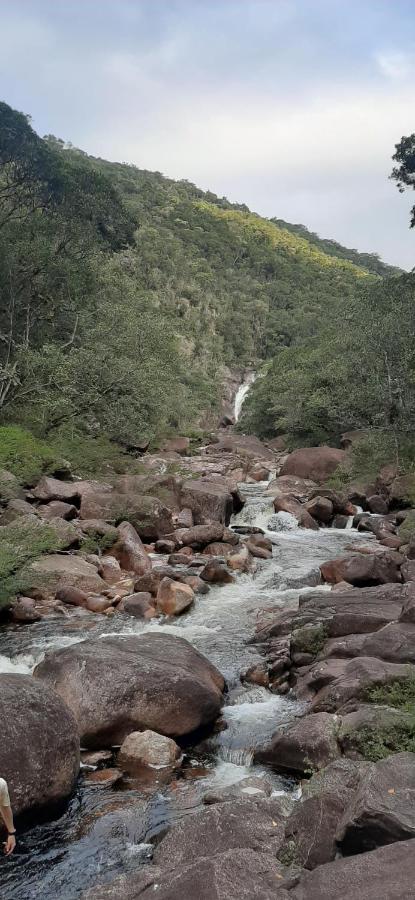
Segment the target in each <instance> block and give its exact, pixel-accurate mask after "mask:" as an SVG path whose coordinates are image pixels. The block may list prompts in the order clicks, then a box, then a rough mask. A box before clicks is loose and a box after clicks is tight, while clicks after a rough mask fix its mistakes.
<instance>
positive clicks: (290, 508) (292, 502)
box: [274, 494, 318, 531]
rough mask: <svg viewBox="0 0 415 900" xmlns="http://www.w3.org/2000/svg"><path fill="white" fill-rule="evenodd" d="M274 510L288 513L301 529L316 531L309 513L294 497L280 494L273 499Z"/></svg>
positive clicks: (314, 523) (315, 523)
mask: <svg viewBox="0 0 415 900" xmlns="http://www.w3.org/2000/svg"><path fill="white" fill-rule="evenodd" d="M274 509H275V512H288V513H290V514H291V515H292V516H294V518H295V519H297V522H298V524H299V525H300V527H301V528H310V529H311V530H314V531H317V530H318V524H317V522H316V520H315V519H313V517H312V516H310V513H309V512H308V510H307V509H306V508H305V506H302V505H301V503H299V501H298V500H296V499H295V497H293V496H290V495H289V494H280V495H278V496H277V497H275V500H274Z"/></svg>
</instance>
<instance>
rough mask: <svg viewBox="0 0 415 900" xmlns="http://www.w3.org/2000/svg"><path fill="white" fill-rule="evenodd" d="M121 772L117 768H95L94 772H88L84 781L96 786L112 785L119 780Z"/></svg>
mask: <svg viewBox="0 0 415 900" xmlns="http://www.w3.org/2000/svg"><path fill="white" fill-rule="evenodd" d="M122 777H123V773H122V772H120V770H119V769H97V771H96V772H88V773H87V775H85V781H86V782H87V783H88V784H89V785H92V786H93V787H97V788H106V787H112V786H113V785H114V784H117V781H121V778H122Z"/></svg>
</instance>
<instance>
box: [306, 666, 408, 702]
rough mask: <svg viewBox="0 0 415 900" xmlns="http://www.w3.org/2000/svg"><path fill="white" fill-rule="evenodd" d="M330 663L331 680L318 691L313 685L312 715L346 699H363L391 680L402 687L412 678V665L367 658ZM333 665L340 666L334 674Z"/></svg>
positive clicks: (334, 668) (334, 667)
mask: <svg viewBox="0 0 415 900" xmlns="http://www.w3.org/2000/svg"><path fill="white" fill-rule="evenodd" d="M331 663H332V666H333V677H332V678H330V680H329V681H328V683H326V684H323V685H322V687H321V688H320V689H319V688H318V682H317V685H316V687H317V693H316V695H315V697H314V699H313V700H312V703H311V709H312V710H314V711H315V712H334V711H335V710H337V709H339V708H340V707H341V706H343V705H344V704H345V703H346V702H347V700H351V699H355V698H356V699H359V698H365V697H366V696H367V693H368V691H370V690H371V688H374V687H377V686H379V685H388V684H392V683H393V682H394V681H396V682H399V683H401V684H405V683H408V682H411V681H412V680H413V679H414V678H415V666H412V665H410V664H407V665H398V664H396V663H389V662H385V661H384V660H380V659H375V658H372V657H367V656H361V657H358V658H357V659H348V660H331ZM336 663H339V665H338V666H337V674H336ZM317 668H318V667H317ZM320 683H321V682H320Z"/></svg>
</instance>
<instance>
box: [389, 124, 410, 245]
mask: <svg viewBox="0 0 415 900" xmlns="http://www.w3.org/2000/svg"><path fill="white" fill-rule="evenodd" d="M392 159H393V160H394V161H395V162H396V163H397V164H398V165H396V166H394V168H393V169H392V174H391V176H390V177H391V179H392V180H393V181H396V183H397V187H398V191H399V192H400V193H401V194H403V192H404V191H405V190H406V188H410V189H412V190H415V134H410V135H409V137H402V138H401V140H400V141H399V144H395V153H394V154H393V157H392ZM410 227H411V228H414V227H415V204H414V206H413V207H412V209H411V224H410Z"/></svg>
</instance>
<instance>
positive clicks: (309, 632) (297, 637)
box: [293, 625, 328, 656]
mask: <svg viewBox="0 0 415 900" xmlns="http://www.w3.org/2000/svg"><path fill="white" fill-rule="evenodd" d="M327 638H328V631H327V627H326V626H325V625H304V626H303V627H302V628H298V629H297V630H296V631H295V632H294V634H293V643H294V647H295V652H296V653H311V654H312V656H318V654H319V653H321V651H322V649H323V647H324V645H325V643H326V641H327Z"/></svg>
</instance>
